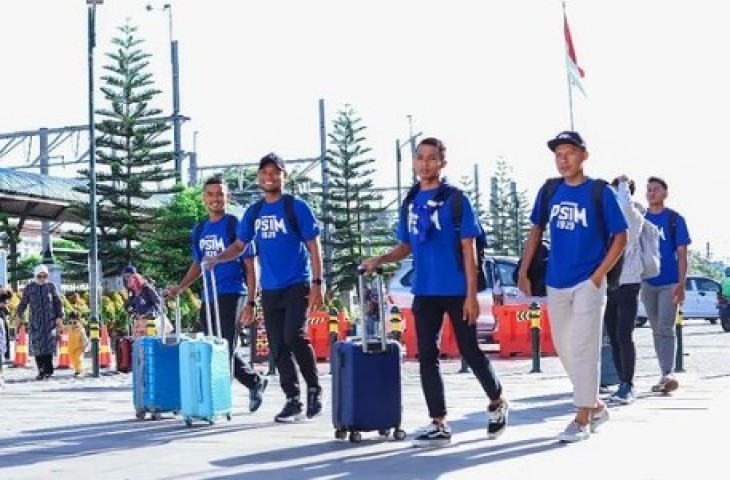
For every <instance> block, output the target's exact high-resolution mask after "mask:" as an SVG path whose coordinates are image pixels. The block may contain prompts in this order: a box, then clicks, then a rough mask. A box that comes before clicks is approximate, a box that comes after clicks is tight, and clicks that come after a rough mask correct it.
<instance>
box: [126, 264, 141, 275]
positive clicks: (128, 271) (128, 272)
mask: <svg viewBox="0 0 730 480" xmlns="http://www.w3.org/2000/svg"><path fill="white" fill-rule="evenodd" d="M133 273H137V267H135V266H134V265H132V264H131V263H130V264H129V265H127V266H126V267H124V269H123V270H122V275H131V274H133Z"/></svg>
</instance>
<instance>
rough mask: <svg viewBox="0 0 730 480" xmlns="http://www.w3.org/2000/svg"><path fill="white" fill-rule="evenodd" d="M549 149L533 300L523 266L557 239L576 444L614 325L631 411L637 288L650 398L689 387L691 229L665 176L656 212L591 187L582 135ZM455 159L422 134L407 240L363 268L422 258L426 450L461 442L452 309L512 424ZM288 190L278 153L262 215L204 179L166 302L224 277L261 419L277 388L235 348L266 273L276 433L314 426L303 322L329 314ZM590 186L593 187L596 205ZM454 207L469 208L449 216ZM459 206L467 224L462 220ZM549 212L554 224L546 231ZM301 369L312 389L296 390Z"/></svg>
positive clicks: (418, 320)
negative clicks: (455, 414)
mask: <svg viewBox="0 0 730 480" xmlns="http://www.w3.org/2000/svg"><path fill="white" fill-rule="evenodd" d="M548 147H549V149H550V150H551V151H553V152H554V154H555V165H556V168H557V170H558V172H559V174H560V178H559V180H558V182H557V187H556V188H554V191H553V192H552V193H551V194H550V195H549V196H546V195H544V192H543V191H542V189H541V191H540V192H538V194H537V197H536V200H535V203H534V206H533V210H532V215H531V221H532V223H533V226H532V228H531V230H530V233H529V236H528V238H527V241H526V242H525V247H524V251H523V255H522V262H521V265H522V266H521V267H520V270H519V272H518V286H519V288H520V290H521V291H523V292H524V293H525V294H526V295H531V294H532V286H531V283H530V279H529V276H528V267H529V265H530V263H531V261H532V259H533V256H534V255H535V253H536V252H537V251H538V247H539V246H540V243H541V242H542V238H543V231H544V230H549V232H550V251H549V257H548V267H547V272H546V278H545V283H546V285H547V303H548V309H549V311H550V319H551V322H552V325H551V328H552V332H553V342H554V344H555V347H556V350H557V353H558V356H559V358H560V360H561V362H562V365H563V367H564V368H565V370H566V372H567V374H568V377H569V378H570V380H571V382H572V385H573V390H574V391H573V396H574V397H573V401H574V404H575V407H576V414H575V417H574V419H573V420H572V421H571V422H570V423H569V424H568V426H567V427H566V428H565V430H564V431H562V432H561V433H560V434H559V435H558V439H559V440H560V441H563V442H575V441H579V440H585V439H587V438H589V436H590V434H591V433H592V432H594V431H596V429H597V428H598V427H599V426H600V425H601V424H603V423H605V422H606V421H607V420H608V419H609V414H608V408H607V405H606V403H605V402H604V401H603V400H601V398H600V397H599V371H600V354H599V351H600V345H601V341H602V329H603V324H604V321H605V326H606V329H607V331H608V334H609V336H610V337H611V341H612V345H613V353H614V361H615V365H616V368H617V370H618V372H619V376H620V379H621V384H620V386H619V387H618V389H617V391H616V392H615V393H614V394H613V395H612V399H614V400H615V401H617V402H619V403H623V404H628V403H631V402H632V401H633V398H634V372H635V364H636V352H635V348H634V344H633V339H632V334H633V328H634V322H635V318H636V312H637V306H638V301H639V294H640V292H641V296H642V299H643V301H644V305H645V306H646V310H647V315H648V317H649V321H650V323H651V326H652V329H653V335H654V346H655V349H656V353H657V358H658V363H659V369H660V379H659V381H658V382H657V384H656V385H655V386H654V387H653V389H654V390H656V391H662V392H669V391H672V390H675V389H676V388H677V387H678V383H677V380H676V378H675V377H674V376H673V359H674V353H675V338H674V328H673V326H674V319H675V312H676V308H677V305H679V304H681V302H682V301H683V299H684V280H685V277H686V274H687V246H688V245H689V244H690V237H689V234H688V231H687V226H686V223H685V220H684V218H683V217H682V216H681V215H678V214H676V212H674V211H672V210H670V209H668V208H666V207H665V206H664V201H665V199H666V198H667V192H668V187H667V184H666V182H665V181H664V180H662V179H661V178H658V177H651V178H649V179H648V181H647V194H646V198H647V202H648V209H646V210H645V211H644V209H643V208H642V207H640V205H638V204H637V203H636V202H634V201H633V200H632V198H631V195H632V194H633V193H634V190H635V185H634V183H633V181H631V180H630V179H629V178H628V177H627V176H625V175H621V176H619V177H617V178H616V179H615V180H614V181H613V182H612V183H611V184H607V183H605V182H603V184H602V185H598V187H596V185H595V183H596V182H599V180H597V179H593V178H590V177H588V176H587V175H586V173H585V172H584V163H585V161H586V160H587V159H588V150H587V148H586V144H585V142H584V141H583V139H582V137H581V136H580V134H578V133H577V132H573V131H566V132H562V133H560V134H559V135H557V136H556V137H555V138H554V139H551V140H550V141H549V142H548ZM445 152H446V147H445V145H444V144H443V142H442V141H441V140H439V139H436V138H432V137H431V138H425V139H423V140H422V141H421V142H420V143H419V144H418V146H417V148H416V156H415V157H414V160H413V168H414V170H415V173H416V174H417V176H418V184H417V186H415V187H414V195H412V196H410V195H409V197H407V199H406V200H405V202H404V203H406V204H404V205H402V206H401V208H400V209H399V211H400V214H399V219H398V228H397V233H396V238H397V244H396V246H394V247H393V248H392V249H390V250H389V251H388V252H387V253H385V254H383V255H380V256H376V257H372V258H367V259H364V260H363V261H362V265H361V267H362V268H363V269H364V270H365V271H366V272H367V273H372V272H375V271H376V269H378V267H380V266H381V265H384V264H387V263H392V262H397V261H399V260H401V259H404V258H406V257H407V256H409V255H412V257H413V261H414V265H415V275H414V279H415V280H414V283H413V286H412V293H413V294H414V300H413V314H414V317H415V329H416V336H417V343H418V351H419V357H418V361H419V366H420V376H421V385H422V389H423V392H424V396H425V400H426V405H427V409H428V416H429V418H430V422H429V423H428V425H426V426H425V427H424V428H422V429H420V430H418V431H417V433H416V434H415V435H414V438H413V445H414V446H417V447H428V446H445V445H448V444H450V442H451V435H452V433H451V428H450V426H449V425H448V423H447V421H446V417H447V411H448V409H447V406H446V400H445V393H444V384H443V379H442V376H441V372H440V366H439V350H438V337H439V332H440V330H441V327H442V323H443V321H444V315H445V314H446V313H448V317H449V319H450V321H451V322H452V325H453V328H454V332H455V334H456V339H457V345H458V347H459V351H460V353H461V355H462V357H463V358H464V360H465V362H466V363H467V364H468V365H469V367H470V368H471V370H472V372H473V373H474V375H475V377H476V379H477V380H478V381H479V383H480V384H481V387H482V389H483V391H484V395H485V414H486V422H485V423H486V425H485V427H486V434H487V437H488V438H497V437H499V436H500V435H501V434H502V433H503V432H504V431H505V429H506V426H507V423H508V414H509V405H508V402H507V400H506V397H505V394H504V391H503V385H502V384H501V382H500V381H499V379H498V376H497V374H496V372H495V370H494V368H493V366H492V365H491V363H490V361H489V358H488V357H486V356H485V355H484V354H483V353H482V352H481V350H480V349H479V346H478V343H477V336H476V321H477V318H478V317H479V314H480V311H479V303H478V301H477V290H478V288H477V283H478V282H477V278H478V269H479V268H481V265H479V264H478V260H477V258H478V257H477V255H476V243H477V239H478V238H479V237H480V236H483V234H484V232H483V230H482V226H481V224H480V222H479V219H478V218H477V216H476V214H475V211H474V209H473V206H472V205H471V203H470V201H469V199H468V197H467V196H466V195H465V194H464V192H462V191H461V190H459V189H458V188H456V187H454V186H453V185H449V184H448V183H447V182H446V181H445V180H444V179H443V178H442V170H443V168H444V167H445V166H446V164H447V162H446V155H445ZM285 180H286V165H285V163H284V161H283V160H282V159H281V158H280V157H279V156H277V155H276V154H273V153H272V154H269V155H266V156H265V157H263V158H262V159H261V161H260V163H259V169H258V183H259V186H260V187H261V188H262V190H263V192H264V194H263V198H262V199H261V200H259V201H257V202H255V203H253V204H251V205H250V206H249V207H248V208H247V209H246V211H245V213H244V215H243V218H242V219H240V220H238V219H236V218H235V217H233V216H232V215H230V214H228V213H226V206H227V203H228V189H227V186H226V184H225V182H224V181H223V180H221V179H220V178H218V177H213V178H210V179H208V180H207V181H206V182H205V184H204V187H203V201H204V203H205V206H206V208H207V211H208V218H207V219H206V220H205V221H203V222H202V223H200V224H199V225H197V226H196V227H195V229H194V230H193V233H192V235H191V239H192V240H191V250H192V257H193V261H192V263H191V265H190V268H189V269H188V271H187V273H186V274H185V276H184V277H183V278H182V279H181V281H180V283H179V285H175V286H171V287H169V288H168V291H169V293H171V294H172V295H178V294H179V293H180V292H181V291H182V290H183V289H185V288H187V287H189V286H190V285H191V284H192V283H193V282H195V281H196V279H197V278H198V277H200V276H201V275H206V274H208V273H207V272H208V271H212V272H214V273H215V276H214V279H215V282H216V283H215V284H216V286H217V298H216V299H215V300H216V301H217V302H218V304H219V309H220V316H221V326H222V336H223V337H224V338H225V339H226V340H227V341H228V344H229V348H230V354H231V357H232V359H233V361H234V376H235V378H237V379H238V380H239V381H240V382H241V383H242V384H243V385H245V386H246V387H248V389H249V391H250V410H251V411H255V410H257V409H258V408H259V406H260V405H261V402H262V398H263V397H262V395H263V392H264V390H265V389H266V387H267V380H266V379H265V378H264V377H262V376H261V375H259V374H258V373H256V372H255V371H253V370H252V369H251V367H250V365H249V364H248V362H246V361H245V360H244V359H243V358H240V357H238V356H237V355H236V354H235V353H234V352H235V345H236V332H237V326H238V323H239V321H240V323H241V324H243V325H248V324H250V323H251V322H252V321H253V320H254V319H253V317H254V307H255V306H256V300H255V298H256V292H257V291H258V290H259V286H258V285H257V282H258V278H260V282H261V285H260V293H261V306H262V309H263V316H264V324H265V327H266V333H267V336H268V340H269V345H270V348H271V351H272V355H273V359H274V363H275V365H276V368H277V370H278V371H279V380H280V386H281V389H282V390H283V392H284V394H285V396H286V402H285V405H284V407H283V409H282V410H281V412H280V413H279V414H277V415H276V417H275V420H276V421H279V422H291V421H299V420H302V419H304V418H312V417H314V416H316V415H318V414H320V412H321V410H322V387H321V385H320V383H319V378H318V373H317V364H316V360H315V357H314V352H313V350H312V348H311V345H310V343H309V341H308V340H307V337H306V332H305V328H306V320H307V314H308V312H310V311H313V310H316V309H318V308H319V307H321V306H322V303H323V297H324V287H323V280H322V257H321V253H320V251H321V248H320V241H319V228H318V224H317V220H316V219H315V217H314V214H313V212H312V210H311V208H310V207H309V206H308V205H307V204H306V203H305V202H304V201H303V200H301V199H299V198H297V197H293V196H291V195H288V194H284V193H283V186H284V182H285ZM544 188H545V187H543V189H544ZM594 191H597V192H598V194H597V195H598V198H599V200H598V202H597V201H596V199H595V197H596V194H595V193H594ZM455 202H458V205H459V208H458V210H457V209H455V208H453V205H454V203H455ZM543 203H545V205H543ZM457 211H459V212H460V213H458V215H460V217H459V218H455V216H456V215H457V214H455V212H457ZM544 211H547V212H549V215H548V218H546V219H544V220H543V219H542V218H541V217H542V212H544ZM643 222H652V223H653V224H655V225H657V227H658V228H659V230H660V233H661V234H660V238H661V241H660V242H661V243H660V248H661V269H660V273H659V275H657V276H656V277H654V278H650V279H642V278H641V265H640V264H638V263H637V262H641V259H640V256H639V253H638V252H639V250H638V249H640V248H641V247H640V242H639V235H640V231H641V228H642V224H643ZM670 231H671V235H670V234H669V233H670ZM254 259H256V261H254ZM617 262H619V263H622V266H623V268H622V271H621V275H620V277H618V279H617V280H616V281H612V282H611V284H610V285H609V282H608V280H607V276H608V274H609V272H610V271H611V270H612V269H613V268H614V266H615V265H616V263H617ZM257 268H258V269H259V275H257V274H256V269H257ZM209 283H210V282H209ZM210 301H213V291H212V289H210V287H209V290H208V291H206V292H204V293H203V302H204V303H208V302H210ZM205 312H206V308H201V324H202V326H203V328H204V329H206V325H207V322H206V321H205ZM239 312H240V313H239ZM206 330H207V329H206ZM208 333H210V332H208ZM297 366H298V368H299V372H300V373H301V376H302V377H303V379H304V383H305V389H302V387H301V386H300V381H299V373H298V372H297Z"/></svg>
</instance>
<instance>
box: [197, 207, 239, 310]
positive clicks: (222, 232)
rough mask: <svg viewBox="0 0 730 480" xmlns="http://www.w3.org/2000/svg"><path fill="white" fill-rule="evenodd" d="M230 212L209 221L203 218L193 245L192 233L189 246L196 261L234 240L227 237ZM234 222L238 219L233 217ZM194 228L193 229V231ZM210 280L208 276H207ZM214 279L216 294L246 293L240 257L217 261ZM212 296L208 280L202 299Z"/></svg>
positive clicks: (222, 248) (213, 253)
mask: <svg viewBox="0 0 730 480" xmlns="http://www.w3.org/2000/svg"><path fill="white" fill-rule="evenodd" d="M232 216H233V215H231V214H230V213H226V214H225V215H224V216H222V217H221V218H219V219H218V220H216V221H215V222H211V221H210V220H205V223H204V224H203V228H202V230H201V232H200V241H199V242H198V244H197V245H195V235H194V234H193V235H192V236H191V239H190V243H191V248H192V252H193V259H194V260H195V262H196V263H202V261H203V259H204V258H205V257H212V256H214V255H218V254H219V253H221V252H222V251H223V250H225V249H226V248H228V246H229V245H230V244H231V243H232V241H231V240H235V239H232V238H230V237H229V232H230V230H229V227H228V222H229V220H228V218H227V217H232ZM234 220H235V221H236V223H237V222H238V220H236V219H235V217H234ZM194 231H195V229H193V232H194ZM203 274H204V275H210V274H209V273H208V272H207V271H205V272H203ZM208 280H210V277H208ZM215 280H216V285H215V286H216V291H217V293H218V295H223V294H230V293H238V294H241V295H243V294H245V293H246V283H245V281H244V277H243V268H242V265H241V259H240V258H237V259H236V260H233V261H230V262H225V263H219V264H218V265H216V266H215ZM212 297H213V289H212V287H211V285H210V281H209V282H208V296H203V299H202V300H203V301H205V300H206V298H212Z"/></svg>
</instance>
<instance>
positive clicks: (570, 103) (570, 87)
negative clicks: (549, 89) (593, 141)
mask: <svg viewBox="0 0 730 480" xmlns="http://www.w3.org/2000/svg"><path fill="white" fill-rule="evenodd" d="M563 18H564V19H565V18H567V13H566V11H565V2H563ZM568 62H570V57H569V56H568V55H567V53H566V55H565V78H566V80H567V81H568V112H569V114H570V129H571V130H575V126H574V122H573V82H572V81H571V79H570V64H569V63H568Z"/></svg>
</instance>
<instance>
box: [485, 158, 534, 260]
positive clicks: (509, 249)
mask: <svg viewBox="0 0 730 480" xmlns="http://www.w3.org/2000/svg"><path fill="white" fill-rule="evenodd" d="M511 173H512V169H511V167H510V166H509V165H508V164H507V162H506V161H505V160H504V159H503V158H501V157H500V158H498V159H497V167H496V170H495V172H494V176H492V178H491V191H490V195H489V212H488V214H487V225H488V231H487V234H488V236H489V245H490V247H491V248H492V249H493V250H494V253H495V254H497V255H512V256H519V255H520V254H521V253H522V247H523V244H524V241H525V238H526V236H527V233H528V231H529V229H530V221H529V212H528V210H527V208H528V202H527V198H526V195H525V192H524V191H522V192H519V191H518V189H517V183H516V182H515V181H514V180H512V177H511Z"/></svg>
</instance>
